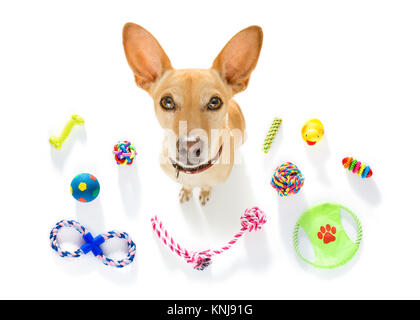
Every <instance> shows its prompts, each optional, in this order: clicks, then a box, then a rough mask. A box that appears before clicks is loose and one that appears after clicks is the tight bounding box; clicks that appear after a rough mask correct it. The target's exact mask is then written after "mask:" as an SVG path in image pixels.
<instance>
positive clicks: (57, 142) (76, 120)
mask: <svg viewBox="0 0 420 320" xmlns="http://www.w3.org/2000/svg"><path fill="white" fill-rule="evenodd" d="M84 123H85V120H83V118H82V117H81V116H78V115H77V114H74V115H72V117H71V120H70V121H69V122H67V125H66V126H65V128H64V130H63V132H62V133H61V135H60V136H59V137H54V136H53V137H50V143H51V144H52V145H53V147H54V148H56V149H57V150H58V149H61V146H62V144H63V142H64V141H65V140H66V139H67V137H68V136H69V134H70V132H71V130H72V129H73V127H74V126H75V125H76V124H78V125H83V124H84Z"/></svg>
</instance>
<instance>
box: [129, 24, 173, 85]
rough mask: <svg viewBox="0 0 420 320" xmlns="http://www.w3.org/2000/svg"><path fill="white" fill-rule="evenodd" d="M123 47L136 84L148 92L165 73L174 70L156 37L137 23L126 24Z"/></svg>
mask: <svg viewBox="0 0 420 320" xmlns="http://www.w3.org/2000/svg"><path fill="white" fill-rule="evenodd" d="M123 45H124V51H125V56H126V58H127V62H128V64H129V66H130V68H131V70H133V72H134V78H135V81H136V84H137V85H138V86H139V87H141V88H143V89H144V90H146V91H148V90H149V89H150V86H151V85H152V84H153V83H154V82H155V81H156V80H158V79H159V78H160V77H161V76H162V75H163V74H164V73H165V71H167V70H170V69H172V65H171V61H169V58H168V56H167V55H166V53H165V51H163V49H162V47H161V46H160V44H159V42H158V41H157V40H156V39H155V37H153V35H152V34H151V33H150V32H149V31H147V30H146V29H144V28H142V27H140V26H139V25H137V24H135V23H131V22H129V23H126V24H125V26H124V28H123Z"/></svg>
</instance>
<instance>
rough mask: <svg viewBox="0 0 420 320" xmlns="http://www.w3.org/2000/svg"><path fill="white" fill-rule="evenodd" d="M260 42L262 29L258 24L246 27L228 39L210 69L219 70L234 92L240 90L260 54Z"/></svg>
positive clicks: (245, 84)
mask: <svg viewBox="0 0 420 320" xmlns="http://www.w3.org/2000/svg"><path fill="white" fill-rule="evenodd" d="M262 42H263V32H262V29H261V28H260V27H258V26H251V27H248V28H246V29H244V30H242V31H240V32H238V33H237V34H236V35H235V36H234V37H233V38H232V39H230V41H229V42H228V43H227V44H226V46H225V47H224V48H223V50H222V51H221V52H220V53H219V55H218V56H217V58H216V59H215V60H214V62H213V66H212V69H214V70H217V71H218V72H219V74H220V75H221V77H222V78H223V80H224V81H226V82H227V83H228V84H229V85H230V86H231V87H232V89H233V92H234V93H238V92H241V91H243V90H245V89H246V87H247V86H248V82H249V78H250V76H251V73H252V71H253V70H254V68H255V66H256V65H257V61H258V57H259V56H260V51H261V47H262Z"/></svg>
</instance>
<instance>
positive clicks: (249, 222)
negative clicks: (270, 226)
mask: <svg viewBox="0 0 420 320" xmlns="http://www.w3.org/2000/svg"><path fill="white" fill-rule="evenodd" d="M151 221H152V226H153V231H154V232H155V233H156V235H157V236H158V238H159V239H161V240H162V242H163V243H164V244H165V245H166V246H167V247H168V248H169V249H170V250H171V251H172V252H174V253H176V254H177V255H178V256H180V257H181V258H184V259H185V260H186V261H187V263H192V264H193V266H194V269H196V270H204V269H205V268H207V267H208V266H209V265H210V263H211V259H212V257H213V256H214V255H217V254H221V253H223V252H225V251H227V250H229V249H230V248H231V247H232V246H233V245H234V244H235V243H236V241H238V239H239V238H241V237H242V236H243V235H244V234H245V233H246V232H247V231H249V232H251V231H253V230H255V231H257V230H260V229H261V227H262V226H263V224H265V223H266V221H267V218H266V215H265V213H264V212H263V211H261V210H260V209H259V208H257V207H254V208H251V209H247V210H245V213H244V214H243V216H242V217H241V226H242V228H241V230H240V231H239V232H238V233H237V234H235V235H234V236H233V239H232V240H231V241H229V242H228V243H227V244H226V245H225V246H224V247H222V248H220V249H219V250H210V249H208V250H204V251H188V250H186V249H185V248H183V247H181V246H180V245H179V244H177V243H176V242H175V241H174V239H173V238H172V237H171V236H169V234H168V232H167V231H166V230H165V229H164V227H163V225H162V222H160V221H159V220H158V218H157V216H155V217H153V218H152V219H151Z"/></svg>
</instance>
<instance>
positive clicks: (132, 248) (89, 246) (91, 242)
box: [50, 220, 136, 268]
mask: <svg viewBox="0 0 420 320" xmlns="http://www.w3.org/2000/svg"><path fill="white" fill-rule="evenodd" d="M63 227H67V228H72V229H75V230H76V231H78V232H79V233H80V234H81V235H82V238H83V240H85V242H86V243H85V244H84V245H82V246H81V247H80V248H79V249H77V250H76V251H74V252H69V251H63V250H62V249H61V247H60V243H59V242H58V240H57V234H58V231H60V229H61V228H63ZM112 238H119V239H123V240H124V241H125V242H126V243H127V247H128V254H127V257H126V258H125V259H122V260H118V261H115V260H113V259H110V258H108V257H107V256H105V255H104V253H103V252H102V249H101V248H100V245H101V244H103V243H104V242H105V241H106V240H108V239H112ZM50 242H51V248H53V249H54V250H55V251H56V252H57V253H58V255H59V256H60V257H62V258H66V257H69V258H78V257H80V256H81V255H82V254H88V253H89V252H91V251H92V253H93V255H94V256H95V257H97V258H98V259H99V260H101V261H102V263H103V264H104V265H106V266H110V267H116V268H123V267H125V266H128V265H129V264H130V263H132V262H133V260H134V257H135V255H136V244H135V243H134V242H133V240H131V238H130V236H129V235H128V234H127V233H125V232H116V231H110V232H107V233H104V234H101V235H99V236H97V237H96V238H93V236H92V234H91V233H90V232H88V231H87V230H86V228H85V227H84V226H82V225H81V224H80V223H79V222H77V221H74V220H61V221H60V222H57V224H56V225H55V227H54V228H53V229H52V230H51V233H50Z"/></svg>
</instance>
